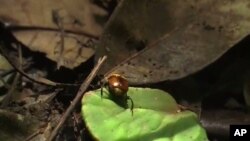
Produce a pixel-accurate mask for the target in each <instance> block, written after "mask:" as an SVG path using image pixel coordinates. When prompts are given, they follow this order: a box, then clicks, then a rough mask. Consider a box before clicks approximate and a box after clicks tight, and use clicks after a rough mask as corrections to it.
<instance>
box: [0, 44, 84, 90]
mask: <svg viewBox="0 0 250 141" xmlns="http://www.w3.org/2000/svg"><path fill="white" fill-rule="evenodd" d="M4 48H7V47H6V46H4V45H3V46H1V45H0V52H1V53H2V55H3V56H4V57H5V58H6V60H7V61H8V62H9V63H10V65H11V66H12V67H13V68H14V69H15V70H16V71H17V72H19V73H20V74H21V75H22V76H24V77H26V78H27V79H29V80H30V81H33V82H35V83H38V84H42V85H46V86H56V87H60V86H79V84H69V83H58V82H53V81H51V80H48V79H46V78H43V77H37V78H34V77H31V76H29V75H28V74H27V73H25V72H24V71H23V70H21V69H20V68H19V67H17V66H16V64H14V63H13V61H11V59H10V57H9V56H8V55H7V54H8V53H7V51H6V49H4Z"/></svg>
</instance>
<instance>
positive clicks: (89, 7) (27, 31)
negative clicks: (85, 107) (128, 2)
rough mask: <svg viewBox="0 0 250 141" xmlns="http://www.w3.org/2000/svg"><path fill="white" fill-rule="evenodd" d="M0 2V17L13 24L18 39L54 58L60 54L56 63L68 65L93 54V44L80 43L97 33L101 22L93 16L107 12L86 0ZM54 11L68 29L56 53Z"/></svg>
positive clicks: (72, 64) (72, 65)
mask: <svg viewBox="0 0 250 141" xmlns="http://www.w3.org/2000/svg"><path fill="white" fill-rule="evenodd" d="M0 3H1V4H0V20H1V21H3V22H5V23H8V24H9V25H11V27H16V28H13V33H14V35H15V37H16V38H17V39H18V40H19V41H21V42H22V43H23V44H25V45H26V46H28V47H29V48H30V49H31V50H34V51H40V52H43V53H45V54H46V55H47V57H48V58H50V59H51V60H54V61H57V62H58V60H59V59H61V58H63V59H62V60H63V62H61V64H60V65H63V66H66V67H68V68H74V67H76V66H78V65H79V64H80V63H82V62H85V61H86V60H87V59H88V58H89V57H91V56H92V55H93V54H94V49H93V48H86V47H85V46H83V44H84V43H86V41H87V40H89V39H90V38H98V37H99V36H100V35H101V33H102V25H100V24H99V23H98V22H97V21H96V19H95V18H96V16H106V14H107V13H106V12H105V11H104V10H102V9H101V8H98V7H97V6H95V5H94V4H92V3H91V2H90V0H72V1H68V0H35V1H34V0H20V1H15V0H3V1H1V2H0ZM55 11H56V12H57V13H58V15H59V17H57V18H59V19H60V21H59V22H60V24H62V25H63V27H62V29H64V30H65V31H68V32H65V34H64V35H65V37H64V42H65V43H64V48H65V49H64V50H63V51H62V53H61V54H60V53H59V56H58V53H55V52H57V51H58V46H61V45H60V44H62V39H61V38H60V34H61V32H58V31H60V30H61V29H59V27H58V25H57V24H56V23H55V21H53V18H54V17H53V12H55ZM24 27H25V28H24ZM17 29H18V30H17ZM59 48H60V47H59ZM59 50H60V49H59Z"/></svg>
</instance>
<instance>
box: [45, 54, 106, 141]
mask: <svg viewBox="0 0 250 141" xmlns="http://www.w3.org/2000/svg"><path fill="white" fill-rule="evenodd" d="M106 58H107V57H106V56H104V57H102V58H100V59H99V60H98V63H97V65H96V66H95V68H94V69H93V70H92V72H91V73H90V74H89V76H88V77H87V78H86V79H85V81H84V82H83V83H82V85H81V87H80V88H79V90H78V92H77V94H76V97H75V98H74V100H73V101H72V103H71V104H70V106H69V107H68V109H67V110H66V112H65V113H64V114H63V116H62V117H61V119H60V121H59V123H58V124H57V126H56V127H55V129H54V130H53V131H52V133H51V135H50V137H49V138H48V140H47V141H53V139H54V138H55V136H56V135H57V133H58V131H59V130H60V128H61V126H62V125H63V124H64V122H65V121H66V119H67V118H68V116H69V115H70V113H71V112H72V110H73V109H74V108H75V106H76V104H77V103H78V102H79V101H80V100H81V98H82V95H83V92H85V91H86V89H87V88H88V86H89V84H90V83H91V81H92V80H93V79H94V77H95V76H96V74H97V72H98V70H99V69H100V67H101V65H102V64H103V62H104V61H105V60H106Z"/></svg>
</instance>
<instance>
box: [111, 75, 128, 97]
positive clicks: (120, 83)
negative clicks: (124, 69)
mask: <svg viewBox="0 0 250 141" xmlns="http://www.w3.org/2000/svg"><path fill="white" fill-rule="evenodd" d="M107 81H108V89H109V92H110V93H111V94H112V95H113V96H117V97H121V96H124V95H126V94H127V92H128V81H127V80H126V78H124V77H123V76H121V75H119V74H112V75H110V76H108V77H107Z"/></svg>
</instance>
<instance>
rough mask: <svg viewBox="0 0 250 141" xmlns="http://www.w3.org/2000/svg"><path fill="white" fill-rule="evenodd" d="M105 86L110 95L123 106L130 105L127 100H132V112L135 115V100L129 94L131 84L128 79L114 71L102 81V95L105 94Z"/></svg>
mask: <svg viewBox="0 0 250 141" xmlns="http://www.w3.org/2000/svg"><path fill="white" fill-rule="evenodd" d="M103 87H105V88H106V89H107V90H108V91H109V93H110V97H111V98H112V99H113V100H114V101H115V102H116V103H117V104H119V105H121V106H123V107H126V108H127V107H128V105H127V100H130V101H131V108H130V110H131V112H132V115H133V108H134V102H133V100H132V99H131V97H130V96H128V95H127V92H128V89H129V84H128V80H127V79H126V78H125V77H123V76H122V75H120V74H117V73H114V74H111V75H108V76H107V77H105V78H104V80H103V81H102V87H101V96H102V95H103Z"/></svg>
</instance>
